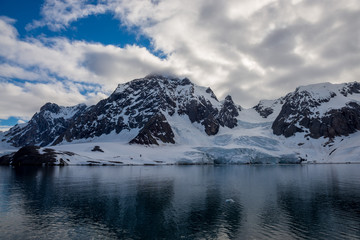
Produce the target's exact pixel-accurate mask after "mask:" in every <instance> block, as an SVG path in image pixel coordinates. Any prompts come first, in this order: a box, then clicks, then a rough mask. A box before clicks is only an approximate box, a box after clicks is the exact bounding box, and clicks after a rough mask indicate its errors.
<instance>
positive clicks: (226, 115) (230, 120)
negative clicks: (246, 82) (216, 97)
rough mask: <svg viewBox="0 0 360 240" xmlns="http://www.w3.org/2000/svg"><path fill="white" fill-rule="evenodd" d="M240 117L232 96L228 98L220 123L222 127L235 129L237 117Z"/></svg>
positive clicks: (222, 110) (221, 113)
mask: <svg viewBox="0 0 360 240" xmlns="http://www.w3.org/2000/svg"><path fill="white" fill-rule="evenodd" d="M237 116H239V111H238V107H237V106H236V105H235V103H234V102H233V100H232V98H231V96H230V95H228V96H226V98H225V101H224V103H223V106H222V108H221V110H220V112H219V116H218V119H219V123H220V125H221V126H223V127H224V126H226V127H228V128H234V127H236V126H237V120H236V117H237Z"/></svg>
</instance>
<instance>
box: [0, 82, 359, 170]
mask: <svg viewBox="0 0 360 240" xmlns="http://www.w3.org/2000/svg"><path fill="white" fill-rule="evenodd" d="M149 79H150V80H149V82H147V79H146V78H144V79H137V80H133V81H132V82H129V83H126V84H120V85H119V86H118V88H117V89H116V90H115V92H114V94H113V95H111V96H110V97H109V98H108V99H106V100H103V101H101V102H100V103H99V104H100V105H96V106H91V107H89V108H87V107H86V106H85V105H78V106H74V107H59V106H57V105H56V104H50V103H48V104H46V105H44V107H43V108H42V109H43V111H40V113H39V114H35V115H34V120H33V122H31V124H30V123H25V124H22V125H17V126H15V127H13V128H12V129H10V130H9V131H8V132H6V133H3V132H0V139H2V141H1V142H0V156H2V155H5V154H9V153H11V152H15V151H17V150H18V149H19V148H15V147H12V146H11V145H10V143H8V140H9V139H10V140H9V141H15V140H16V139H20V140H22V139H25V140H27V138H29V139H32V138H31V137H32V134H33V132H35V133H37V132H39V131H38V130H39V126H40V127H43V126H41V125H37V121H39V122H45V123H46V124H47V125H49V126H52V128H47V129H45V130H44V132H42V135H39V136H42V137H44V136H45V137H48V136H49V135H50V138H49V137H48V138H47V139H46V141H47V143H49V144H46V146H45V147H42V148H40V150H39V152H40V153H46V151H47V150H46V149H48V148H50V149H53V150H54V151H55V153H56V164H59V165H164V164H293V163H302V164H304V163H360V132H359V131H358V132H356V131H355V133H354V131H352V130H351V129H350V130H351V131H349V132H350V134H348V133H349V132H347V133H345V134H343V135H342V136H339V135H341V134H338V135H335V137H333V138H330V137H326V138H325V137H319V138H312V137H310V136H309V133H310V130H311V127H314V126H313V125H310V124H308V125H309V126H310V127H307V126H305V125H304V122H305V123H306V121H304V119H305V118H307V119H305V120H308V122H309V121H313V120H314V119H315V120H314V121H320V120H321V119H322V118H323V117H324V116H325V117H326V116H327V115H329V114H331V112H330V111H331V110H337V111H338V113H337V114H338V115H337V117H338V119H340V120H338V122H341V121H343V119H342V118H339V116H340V117H341V114H342V115H346V114H347V115H349V116H350V117H349V119H350V120H349V121H348V122H346V124H348V125H349V122H350V125H351V126H350V128H351V127H353V126H355V125H356V124H357V123H356V121H358V120H357V119H358V116H359V109H360V85H359V84H358V83H348V84H330V83H324V84H314V85H308V86H303V87H299V88H297V89H296V90H295V91H294V92H292V93H289V94H288V95H286V96H285V97H282V98H279V99H276V100H262V101H260V102H259V104H258V105H257V106H255V107H254V108H250V109H243V108H241V107H240V106H238V105H235V104H234V103H233V101H232V100H231V97H229V98H226V99H225V100H224V101H218V100H217V98H216V96H215V95H214V93H213V92H212V91H211V89H209V88H204V87H200V86H196V85H193V84H192V83H190V81H189V80H188V79H183V80H181V79H173V78H172V79H165V78H164V77H160V78H159V79H157V77H156V76H155V77H154V76H153V77H151V76H150V77H149ZM151 81H152V82H151ZM150 83H152V85H151V84H150ZM139 84H140V85H141V86H142V87H141V88H140V89H138V88H136V86H138V85H139ZM149 84H150V85H149ZM148 85H149V86H148ZM146 87H147V88H148V91H146V89H145V90H144V89H142V88H146ZM226 101H227V102H226ZM101 103H103V105H101ZM225 104H228V105H227V107H228V108H227V109H226V106H225ZM190 105H191V106H193V108H191V110H193V109H195V110H194V111H193V112H192V113H191V114H192V118H195V120H192V121H191V120H190V119H191V117H190V114H189V115H187V114H188V112H187V111H188V110H189V109H187V106H190ZM204 105H208V106H206V107H207V108H204ZM156 106H157V108H156V109H155V107H156ZM224 106H225V107H224ZM97 107H98V109H97ZM344 107H347V109H346V111H347V112H341V111H343V110H341V109H343V108H344ZM287 108H288V109H287ZM129 109H131V111H130V110H129ZM139 109H142V110H139ZM199 109H200V110H201V109H202V111H200V110H199ZM204 109H205V110H204ZM209 109H210V110H211V111H212V112H214V116H212V117H213V118H210V117H208V118H206V116H209V114H208V112H209V111H210V110H209ZM55 110H56V111H55ZM95 110H96V111H98V112H96V111H95ZM102 110H104V111H102ZM225 110H226V111H225ZM207 111H208V112H207ZM222 111H223V112H222ZM237 111H239V112H238V113H237ZM344 111H345V110H344ZM356 111H357V112H356ZM82 112H86V114H87V115H85V116H82V115H81V114H82ZM95 112H96V113H98V115H94V116H93V115H92V114H95ZM128 112H131V114H129V113H128ZM235 112H236V115H234V114H233V113H235ZM284 112H285V113H284ZM339 112H340V113H339ZM159 113H160V114H161V116H163V117H162V118H157V119H155V120H154V121H155V123H153V124H154V125H155V126H157V128H156V129H155V130H154V128H148V129H147V130H146V128H145V127H146V124H147V122H143V123H141V122H139V121H138V120H136V119H137V118H139V119H147V121H148V120H149V119H152V117H153V116H157V114H159ZM219 113H223V114H224V115H222V116H223V117H224V116H225V117H224V118H221V119H220V118H218V119H215V117H219V116H220V114H219ZM282 113H283V114H282ZM287 113H289V114H287ZM78 114H79V116H82V118H80V120H84V122H82V121H77V122H76V121H75V122H66V121H65V120H69V119H70V120H71V119H72V118H73V117H74V116H77V115H78ZM194 114H198V115H196V116H193V115H194ZM281 114H282V116H280V115H281ZM286 114H287V115H286ZM356 114H358V115H356ZM356 116H357V117H356ZM36 117H37V118H36ZM331 117H332V116H329V118H330V120H331ZM197 118H199V119H200V120H196V119H197ZM279 118H280V120H283V122H280V123H281V124H282V125H281V124H280V125H279V126H281V127H284V128H285V130H286V127H288V126H291V127H293V128H292V129H299V131H294V134H292V135H291V136H290V137H285V136H286V135H285V136H284V134H279V135H275V134H274V133H275V129H274V130H273V129H272V128H274V127H273V123H275V122H276V121H277V120H278V119H279ZM37 119H40V120H41V121H40V120H37ZM87 119H90V120H89V121H85V120H87ZM159 119H160V120H159ZM204 119H205V120H204ZM219 119H220V120H219ZM224 119H225V121H223V122H222V123H223V124H220V127H219V129H218V130H217V129H216V131H215V132H213V131H214V129H215V127H216V126H215V125H213V126H211V124H213V123H214V122H216V121H218V122H216V123H217V124H219V123H220V122H221V120H224ZM354 119H355V120H354ZM77 120H79V119H77ZM346 120H348V119H346ZM136 121H138V122H136ZM144 121H145V120H144ZM300 121H303V125H300ZM351 121H353V122H355V123H354V125H352V123H351ZM74 123H77V124H78V125H76V124H74ZM120 123H121V124H122V125H123V126H125V127H124V128H121V129H117V128H116V127H114V126H119V124H120ZM140 123H141V124H140ZM163 123H165V124H164V125H162V124H163ZM232 123H233V125H231V124H232ZM61 124H63V125H62V127H63V128H66V127H70V128H69V129H70V130H71V131H70V130H69V131H65V133H67V134H68V135H64V136H65V137H63V138H59V139H60V140H59V142H55V141H54V138H55V137H58V136H59V134H62V133H64V131H63V128H61ZM98 124H101V125H100V126H98ZM166 124H167V125H166ZM226 124H230V125H227V126H226ZM287 124H289V125H287ZM291 124H293V125H291ZM109 126H111V127H113V128H112V129H113V130H112V131H110V130H111V129H110V130H109V131H108V132H106V133H104V132H101V131H102V130H103V129H106V128H108V127H109ZM130 126H132V127H130ZM144 126H145V127H144ZM167 126H169V128H167ZM218 126H219V125H218ZM234 126H235V127H234ZM338 126H339V124H338ZM338 126H337V127H338ZM326 127H328V128H330V127H332V126H330V125H329V126H326ZM340 127H342V125H340ZM206 128H207V130H208V132H206ZM34 129H35V130H36V131H37V132H36V131H34ZM89 129H90V130H89ZM91 129H93V130H91ZM144 129H145V130H146V131H147V132H145V133H143V135H142V136H140V137H139V139H140V140H142V141H144V140H147V139H149V138H154V139H155V140H154V141H155V144H156V143H158V144H159V145H155V144H150V145H148V144H147V143H146V142H145V144H144V145H141V144H129V142H131V141H132V140H133V139H135V138H136V137H137V136H139V134H140V133H141V131H144ZM164 129H170V130H166V131H165V130H164ZM354 129H355V127H354ZM356 129H357V130H358V129H359V127H357V128H356ZM65 130H66V129H65ZM94 131H97V132H96V133H99V134H95V133H94ZM154 131H158V132H155V133H154ZM171 131H172V132H173V134H172V133H171V134H170V135H169V136H168V137H169V138H170V140H174V141H164V140H163V139H165V140H169V139H166V138H163V139H161V138H162V137H165V136H166V134H168V133H169V132H171ZM334 131H335V130H334ZM84 132H86V133H88V135H82V133H84ZM73 133H75V135H76V134H77V135H76V136H80V137H79V138H75V137H74V136H75V135H74V134H73ZM5 134H7V135H8V136H5ZM71 134H73V135H71ZM209 135H210V136H209ZM24 136H26V137H24ZM66 136H68V138H66ZM84 136H85V137H84ZM96 136H98V137H96ZM12 137H13V139H11V138H12ZM14 137H15V138H14ZM52 137H54V138H52ZM172 138H173V139H172ZM14 139H15V140H14ZM32 140H33V141H38V140H39V141H38V142H37V144H32V145H37V146H44V145H41V144H42V143H43V138H40V139H36V138H35V139H32ZM165 142H167V143H165ZM171 142H175V144H172V143H171ZM52 143H56V145H55V146H51V145H52ZM136 143H138V142H136ZM143 143H144V142H143ZM28 145H31V144H28Z"/></svg>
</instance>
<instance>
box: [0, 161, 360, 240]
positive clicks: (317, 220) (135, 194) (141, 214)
mask: <svg viewBox="0 0 360 240" xmlns="http://www.w3.org/2000/svg"><path fill="white" fill-rule="evenodd" d="M0 239H360V165H305V166H299V165H289V166H286V165H284V166H260V165H259V166H163V167H158V166H157V167H151V166H148V167H84V166H74V167H73V166H71V167H48V168H46V167H44V168H32V167H24V168H11V167H0Z"/></svg>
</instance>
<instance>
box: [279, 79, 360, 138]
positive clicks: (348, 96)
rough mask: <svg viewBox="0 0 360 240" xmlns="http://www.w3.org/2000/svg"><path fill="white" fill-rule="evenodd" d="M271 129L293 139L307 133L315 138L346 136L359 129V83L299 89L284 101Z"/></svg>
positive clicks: (309, 86)
mask: <svg viewBox="0 0 360 240" xmlns="http://www.w3.org/2000/svg"><path fill="white" fill-rule="evenodd" d="M272 129H273V132H274V134H276V135H284V136H285V137H290V136H292V135H294V134H295V133H297V132H305V133H306V136H310V137H312V138H319V137H328V138H334V137H335V136H343V135H348V134H351V133H354V132H355V131H356V130H360V84H359V83H357V82H354V83H344V84H330V83H324V84H315V85H308V86H304V87H299V88H297V89H296V90H295V91H294V92H292V93H289V94H288V95H286V96H285V98H284V105H283V106H282V109H281V111H280V113H279V115H278V116H277V118H276V119H275V121H274V123H273V125H272Z"/></svg>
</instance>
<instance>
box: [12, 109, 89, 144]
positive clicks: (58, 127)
mask: <svg viewBox="0 0 360 240" xmlns="http://www.w3.org/2000/svg"><path fill="white" fill-rule="evenodd" d="M85 109H86V105H77V106H74V107H60V106H58V105H57V104H55V103H46V104H45V105H44V106H43V107H41V109H40V111H39V112H38V113H35V114H34V116H33V117H32V118H31V120H30V121H29V122H28V123H25V124H19V125H16V126H15V127H13V128H11V129H10V130H9V131H8V132H6V134H5V138H6V139H7V141H8V142H10V143H12V144H13V145H14V146H15V147H22V146H28V145H38V146H47V145H49V144H51V143H53V141H54V139H55V138H56V137H57V136H59V135H60V134H62V133H63V132H64V131H65V130H66V129H67V128H68V127H69V126H70V125H71V123H72V121H73V120H74V119H75V118H76V117H77V116H78V115H80V114H81V113H82V112H83V111H84V110H85Z"/></svg>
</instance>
